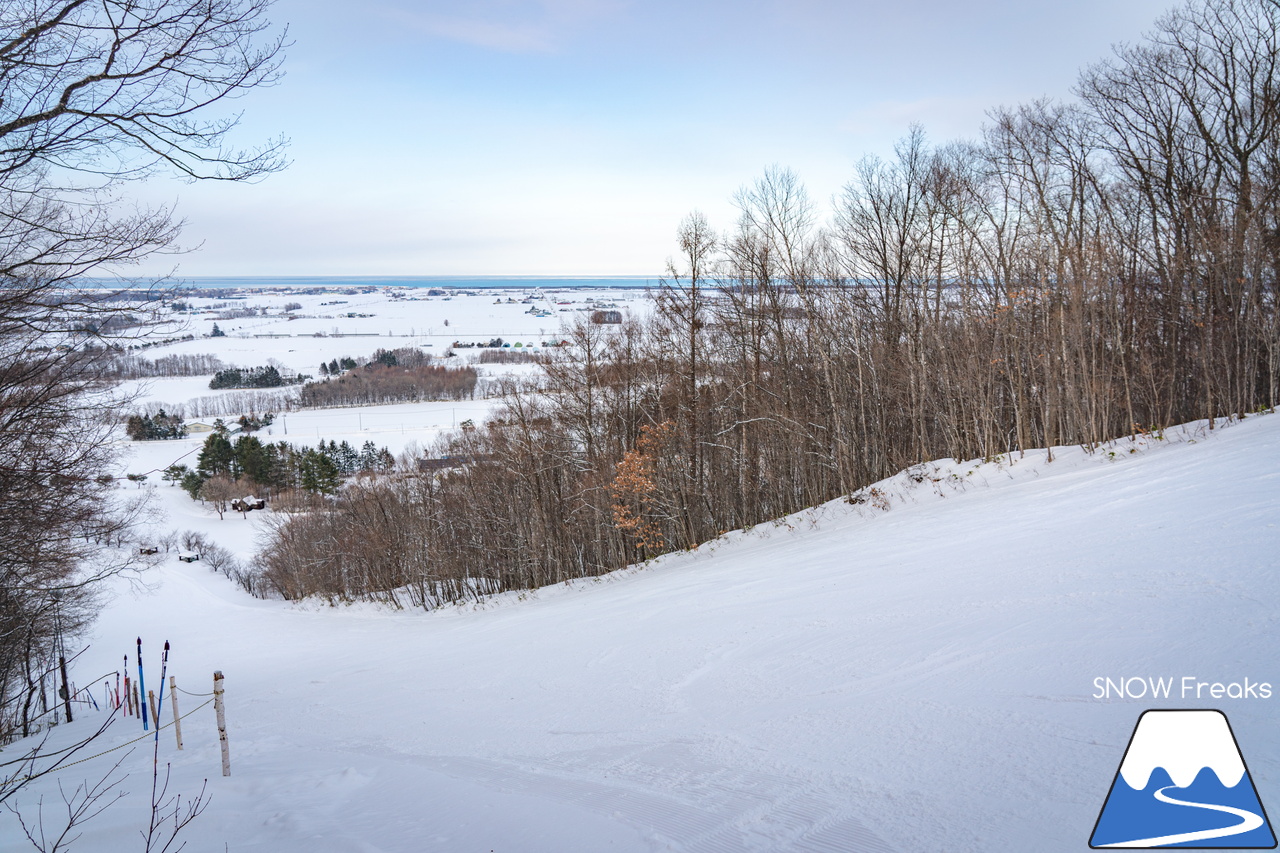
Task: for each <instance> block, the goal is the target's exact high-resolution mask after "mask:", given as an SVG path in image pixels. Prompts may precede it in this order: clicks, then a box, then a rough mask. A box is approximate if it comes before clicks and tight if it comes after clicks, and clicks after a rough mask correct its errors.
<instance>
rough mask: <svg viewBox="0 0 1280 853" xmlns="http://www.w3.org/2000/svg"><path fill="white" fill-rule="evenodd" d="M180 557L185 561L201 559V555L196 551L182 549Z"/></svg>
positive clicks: (190, 561) (191, 561)
mask: <svg viewBox="0 0 1280 853" xmlns="http://www.w3.org/2000/svg"><path fill="white" fill-rule="evenodd" d="M178 559H179V560H180V561H182V562H184V563H194V562H195V561H196V560H198V559H200V555H199V554H197V553H195V552H194V551H182V552H180V553H179V554H178Z"/></svg>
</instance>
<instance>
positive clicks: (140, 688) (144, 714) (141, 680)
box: [138, 637, 147, 732]
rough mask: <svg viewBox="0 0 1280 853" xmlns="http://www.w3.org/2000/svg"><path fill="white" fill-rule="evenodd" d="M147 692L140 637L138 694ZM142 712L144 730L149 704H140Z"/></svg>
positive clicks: (141, 694) (144, 728) (143, 694)
mask: <svg viewBox="0 0 1280 853" xmlns="http://www.w3.org/2000/svg"><path fill="white" fill-rule="evenodd" d="M146 693H147V680H146V678H144V677H143V675H142V638H141V637H139V638H138V695H139V696H145V695H146ZM140 708H141V713H142V730H143V731H144V732H145V731H146V730H147V706H146V705H142V706H140Z"/></svg>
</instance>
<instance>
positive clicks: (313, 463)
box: [164, 421, 395, 513]
mask: <svg viewBox="0 0 1280 853" xmlns="http://www.w3.org/2000/svg"><path fill="white" fill-rule="evenodd" d="M394 465H395V458H394V457H393V456H392V455H391V452H390V451H389V450H387V448H385V447H378V446H377V445H375V444H374V443H373V442H372V441H366V442H365V443H364V445H363V446H362V447H361V448H360V450H356V449H355V448H354V447H352V446H351V444H350V443H349V442H347V441H345V440H344V441H342V442H337V441H329V442H328V443H326V442H324V441H321V442H320V444H319V446H318V447H315V448H311V447H305V446H302V447H296V446H294V445H292V444H290V443H289V442H286V441H279V442H275V443H271V442H264V441H262V440H261V439H259V438H258V437H257V436H254V435H241V436H238V437H236V438H235V439H234V440H232V437H231V435H230V432H229V431H228V430H227V428H226V426H225V425H223V424H222V422H221V421H218V422H217V423H216V424H215V429H214V431H213V432H212V433H210V434H209V437H208V438H206V439H205V442H204V446H203V447H201V449H200V455H199V456H198V457H197V460H196V467H195V469H194V470H192V469H190V468H188V467H187V466H185V465H173V466H171V467H170V468H168V469H167V470H166V471H165V473H164V478H165V479H166V480H168V481H170V482H174V483H176V484H178V485H180V486H181V487H182V488H183V490H185V491H186V492H187V493H188V494H190V495H191V497H192V499H193V500H204V501H209V502H211V503H212V504H213V505H214V508H215V509H217V510H218V511H219V513H221V512H224V511H225V509H226V505H227V504H228V503H229V502H230V501H232V500H235V499H237V498H241V497H245V496H246V495H254V496H257V497H264V498H265V497H272V496H278V495H282V494H284V495H286V496H287V495H288V493H289V492H292V491H301V492H304V493H306V494H308V495H332V494H334V493H335V492H337V491H338V488H339V487H340V486H341V485H342V482H343V480H344V479H345V478H347V477H351V476H353V475H355V474H360V473H382V472H386V471H389V470H391V468H392V467H393V466H394ZM285 503H286V505H287V506H292V504H291V503H290V502H289V500H288V498H287V497H286V501H285Z"/></svg>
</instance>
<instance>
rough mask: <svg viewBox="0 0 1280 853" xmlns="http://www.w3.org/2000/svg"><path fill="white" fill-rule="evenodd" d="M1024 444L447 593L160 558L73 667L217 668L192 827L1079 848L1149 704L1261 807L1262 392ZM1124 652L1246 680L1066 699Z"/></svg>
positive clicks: (370, 835)
mask: <svg viewBox="0 0 1280 853" xmlns="http://www.w3.org/2000/svg"><path fill="white" fill-rule="evenodd" d="M1131 450H1132V451H1134V452H1132V453H1131V452H1130V451H1131ZM1056 455H1057V458H1056V459H1055V461H1053V462H1051V463H1047V462H1046V461H1045V455H1044V453H1043V452H1041V453H1028V454H1027V455H1026V456H1025V458H1021V459H1014V460H1009V459H1004V460H999V461H996V462H991V463H986V464H977V463H950V462H947V463H938V464H937V465H930V466H923V467H921V468H919V469H916V471H915V472H914V477H913V476H912V475H911V474H903V475H899V476H898V477H896V478H893V479H892V480H890V481H886V482H885V483H882V484H880V487H879V494H876V495H871V494H868V496H867V497H868V499H867V501H866V502H864V503H862V504H860V505H850V504H848V503H845V502H840V501H838V502H834V503H832V504H829V505H827V506H824V507H820V508H818V509H816V510H813V511H810V512H807V513H801V514H799V515H797V516H794V517H791V518H789V519H786V520H785V523H775V524H767V525H762V526H760V527H757V528H756V529H754V530H750V531H746V532H736V533H733V534H729V535H728V536H726V537H724V538H722V539H721V540H719V541H717V542H715V543H711V544H709V545H706V546H704V547H702V548H701V549H699V550H698V551H697V552H695V553H689V554H679V555H672V556H669V557H667V558H664V559H661V560H658V561H655V562H653V563H651V564H649V565H647V566H644V567H640V568H634V569H630V570H627V571H624V572H620V573H617V574H616V575H614V576H611V577H608V578H603V579H600V580H597V581H585V582H582V583H579V584H577V585H575V586H572V587H557V588H552V589H546V590H541V591H538V592H536V593H530V594H527V595H524V596H514V595H511V596H506V597H503V598H501V599H500V600H497V601H493V602H490V603H488V604H487V605H486V606H484V607H482V608H475V609H467V610H449V611H445V612H437V613H429V614H428V613H421V612H398V613H396V612H387V611H377V610H373V609H370V608H363V607H353V608H343V607H339V608H329V607H325V606H320V605H315V604H312V605H310V606H305V607H299V606H294V605H289V604H285V603H281V602H264V601H257V600H254V599H251V598H249V597H248V596H246V595H244V594H242V593H241V592H240V591H239V590H238V589H236V588H234V587H232V585H231V584H230V583H228V582H227V581H226V580H224V579H222V578H221V577H219V576H214V575H212V574H210V573H209V571H208V569H207V568H205V567H202V566H201V565H200V564H199V563H196V564H194V565H190V566H188V565H183V564H179V563H177V562H176V561H172V560H170V561H168V562H165V563H164V564H163V565H162V567H161V568H159V569H157V570H155V571H154V572H152V573H150V574H148V576H147V578H146V580H147V583H148V584H150V585H151V588H150V589H148V590H142V589H136V588H135V589H130V588H127V587H125V586H123V585H121V586H119V587H118V588H117V590H116V596H115V599H114V600H113V601H112V602H111V603H110V605H109V606H108V607H107V608H106V610H105V612H104V613H103V615H102V618H101V621H100V622H99V623H98V626H97V628H96V630H95V634H96V636H95V638H94V641H93V646H92V648H91V649H90V650H89V651H88V652H87V653H86V654H85V655H84V656H83V657H82V658H81V660H80V661H78V662H77V672H78V673H79V675H78V676H77V677H78V680H79V681H81V682H84V681H87V680H89V679H90V678H92V675H91V674H90V672H89V671H90V670H92V671H93V672H94V673H96V672H99V671H112V672H114V671H115V669H117V668H118V667H119V665H120V662H121V656H122V655H123V654H124V653H125V652H127V651H130V650H131V649H132V647H133V641H134V639H135V637H136V636H138V635H141V636H142V637H143V638H144V641H145V642H146V643H147V644H148V646H147V649H148V650H149V654H150V655H151V656H152V657H151V659H153V660H155V661H157V662H158V656H157V655H158V650H159V647H160V645H161V644H162V642H163V641H164V640H166V639H167V640H169V641H170V642H171V643H172V644H173V653H172V656H171V659H170V667H169V668H170V672H171V673H174V674H176V675H177V678H178V682H179V686H181V687H184V688H186V689H187V690H191V691H194V692H208V691H209V690H210V689H211V674H212V672H213V670H214V669H220V670H222V671H223V672H224V673H225V674H226V688H227V718H228V725H229V730H230V746H231V757H232V775H231V777H230V778H222V777H221V776H220V773H219V759H218V745H217V737H216V731H215V727H214V721H213V715H212V709H211V708H205V709H203V710H201V711H200V712H199V713H197V714H194V715H192V716H191V717H190V718H188V719H187V720H185V721H184V724H183V726H184V728H183V731H184V737H185V740H186V749H185V750H184V751H183V752H181V753H178V752H175V751H174V749H173V746H172V745H171V743H172V738H171V733H170V732H169V731H167V730H166V731H165V732H164V733H163V734H162V740H161V762H162V767H163V763H164V762H166V761H167V762H172V765H173V775H174V778H173V783H172V785H173V788H175V789H177V790H181V791H183V792H184V793H186V794H191V793H195V792H197V791H198V790H199V788H200V782H201V780H202V779H203V778H205V777H208V778H209V791H210V792H211V794H212V804H211V805H210V807H209V809H208V811H207V812H206V813H205V814H204V815H203V816H202V817H201V818H199V819H198V821H197V822H196V823H195V824H193V825H192V827H191V829H190V830H189V831H188V834H187V837H188V839H189V841H190V843H189V846H188V848H187V849H188V850H189V851H191V852H192V853H203V851H222V850H224V849H229V850H232V851H271V853H338V851H362V852H363V853H373V851H388V852H389V851H424V850H439V851H510V852H511V853H534V851H547V853H568V852H569V851H588V852H589V851H604V850H611V851H656V850H670V851H688V853H694V852H695V851H697V853H715V851H725V853H729V852H730V851H779V853H781V851H886V850H892V851H944V850H945V851H1059V850H1063V851H1070V850H1086V849H1087V843H1088V838H1089V835H1090V832H1091V831H1092V829H1093V824H1094V820H1095V818H1096V817H1097V815H1098V811H1099V808H1100V807H1101V805H1102V802H1103V800H1104V798H1105V797H1106V794H1107V791H1108V788H1109V786H1110V784H1111V782H1112V779H1113V777H1114V775H1115V773H1116V770H1117V768H1118V766H1119V763H1120V760H1121V758H1122V756H1123V754H1124V748H1125V745H1126V742H1127V739H1128V737H1129V734H1130V732H1131V731H1132V728H1133V725H1134V723H1135V721H1136V720H1137V718H1138V715H1139V714H1140V713H1141V712H1142V711H1143V710H1144V709H1146V708H1150V707H1162V708H1174V707H1187V708H1213V707H1216V708H1220V709H1222V710H1223V711H1224V712H1225V713H1226V714H1227V716H1228V717H1229V719H1230V721H1231V725H1232V728H1233V730H1234V732H1235V735H1236V737H1237V738H1238V740H1239V743H1240V746H1241V749H1242V750H1243V754H1244V757H1245V760H1246V762H1247V763H1248V765H1249V769H1250V772H1251V774H1252V777H1253V780H1254V782H1255V784H1256V785H1257V789H1258V793H1259V795H1260V797H1261V799H1262V802H1263V804H1264V805H1265V806H1267V807H1269V808H1270V810H1271V812H1272V814H1275V813H1277V812H1280V734H1278V733H1277V732H1278V730H1277V727H1276V725H1275V723H1276V720H1277V711H1280V667H1278V666H1277V655H1276V649H1277V643H1278V641H1280V625H1278V623H1277V617H1278V614H1280V610H1278V605H1277V602H1278V601H1280V596H1278V595H1277V593H1278V592H1280V590H1278V589H1277V586H1278V585H1280V584H1278V581H1277V571H1276V568H1277V565H1276V564H1277V561H1278V559H1280V556H1278V555H1280V417H1278V416H1273V415H1263V416H1256V417H1249V418H1247V419H1246V420H1244V421H1243V422H1239V423H1236V424H1232V425H1230V426H1227V427H1225V428H1222V427H1220V428H1219V429H1217V430H1214V431H1213V432H1212V433H1210V432H1209V431H1208V430H1207V429H1206V428H1205V425H1204V424H1197V425H1192V426H1190V427H1187V428H1184V429H1181V430H1174V431H1170V433H1169V434H1168V435H1167V436H1166V438H1165V440H1156V439H1154V438H1144V439H1140V440H1139V441H1137V442H1130V441H1129V440H1123V441H1119V442H1116V443H1115V444H1114V445H1112V446H1110V447H1108V448H1103V449H1101V450H1099V451H1097V452H1095V453H1093V454H1086V453H1084V452H1083V451H1081V450H1079V449H1073V448H1063V449H1060V450H1059V451H1057V454H1056ZM921 475H924V476H921ZM914 479H920V480H921V482H918V483H917V482H914ZM935 480H936V482H935ZM158 491H161V492H164V491H165V489H163V488H162V489H160V490H158ZM173 491H176V490H173ZM886 504H887V505H888V507H889V508H888V509H887V510H886V509H883V508H879V507H883V506H884V505H886ZM877 505H879V507H878V506H877ZM226 523H227V524H230V523H231V521H230V517H229V520H228V521H227V522H226ZM1134 676H1140V677H1148V676H1151V677H1166V678H1174V679H1182V678H1183V677H1187V676H1190V677H1193V679H1195V680H1197V681H1203V682H1210V683H1211V682H1223V683H1231V682H1242V681H1243V680H1244V679H1246V678H1248V679H1249V680H1250V681H1251V682H1258V681H1261V682H1269V683H1270V684H1271V685H1272V686H1273V691H1272V698H1270V699H1261V698H1247V699H1244V698H1242V699H1230V698H1225V697H1224V698H1220V699H1211V698H1209V695H1208V693H1204V694H1203V695H1202V698H1201V699H1200V700H1198V701H1197V700H1196V699H1195V698H1194V696H1192V697H1190V698H1186V699H1183V698H1180V697H1179V696H1178V695H1177V694H1176V690H1175V695H1174V696H1173V697H1172V698H1169V699H1159V700H1152V699H1151V698H1150V697H1147V698H1143V699H1136V700H1120V699H1114V698H1113V699H1112V700H1111V701H1104V700H1101V699H1096V698H1094V693H1095V684H1094V679H1095V678H1101V677H1110V678H1112V679H1113V680H1114V679H1118V678H1122V677H1124V678H1128V677H1134ZM1180 683H1181V682H1180V681H1179V684H1180ZM150 684H151V681H150V679H148V685H150ZM1135 686H1136V685H1135ZM100 692H101V691H100V690H99V693H100ZM181 699H182V702H183V704H184V709H186V708H191V707H194V706H195V705H196V704H197V702H198V701H203V700H196V699H193V698H190V697H187V696H182V697H181ZM89 716H90V717H91V716H92V715H89ZM164 716H165V719H166V720H167V719H168V717H169V713H168V710H167V709H166V711H165V714H164ZM135 728H137V726H136V723H135V722H134V721H132V720H129V721H125V722H122V723H120V724H118V725H116V726H115V727H113V728H112V729H111V730H110V731H109V733H108V734H107V736H106V737H105V739H104V745H111V744H114V743H119V742H123V741H125V740H127V739H129V738H131V737H133V736H135ZM76 731H84V729H83V728H81V724H80V723H77V724H76V725H75V726H70V727H68V726H62V727H59V729H57V730H56V731H55V737H54V739H53V741H51V742H52V743H61V742H64V741H65V739H66V738H68V737H69V736H70V735H71V734H73V733H75V732H76ZM148 743H149V742H148ZM145 745H147V744H140V745H139V746H140V747H141V746H145ZM15 748H16V747H10V748H9V749H7V750H5V752H4V753H3V755H5V756H7V755H12V754H13V750H14V749H15ZM121 754H122V753H121V752H117V753H114V754H112V755H111V756H106V757H103V758H100V759H96V760H95V761H93V762H88V763H86V764H82V765H79V766H78V767H75V768H71V769H69V770H67V771H64V772H63V773H61V774H60V778H61V780H62V781H63V784H64V786H66V785H68V784H71V785H74V784H75V782H77V781H80V780H82V779H84V778H86V777H91V778H95V779H96V778H97V776H99V775H101V773H102V772H105V770H106V768H107V766H108V765H109V763H110V762H111V761H113V760H114V759H115V758H118V757H119V756H120V755H121ZM150 768H151V755H150V749H149V748H148V749H140V750H139V751H137V752H134V753H133V754H132V755H130V756H129V757H127V758H126V759H125V761H124V764H123V765H122V770H127V771H128V772H129V773H130V778H129V780H128V782H127V783H126V785H125V788H126V789H128V790H129V791H130V794H129V796H127V797H126V798H125V799H124V800H122V801H121V802H119V803H117V804H115V805H114V806H113V807H112V808H111V809H110V810H108V811H107V812H106V813H105V814H104V815H102V816H101V817H99V818H97V819H96V820H94V821H93V822H91V823H90V824H87V825H86V826H85V829H84V836H83V838H82V839H81V840H80V841H79V842H78V846H77V847H75V848H73V849H78V850H83V851H102V853H113V851H126V850H135V849H140V847H139V841H138V835H137V831H136V830H137V828H138V826H139V825H140V824H141V823H142V822H144V821H145V819H146V803H147V793H148V789H149V785H150ZM41 793H43V794H44V796H45V798H46V807H47V805H48V802H49V800H50V798H51V797H52V798H54V801H55V802H56V797H57V791H56V787H55V784H54V782H53V781H52V780H44V781H42V782H41V783H40V784H39V785H37V786H34V790H31V791H28V792H27V793H26V794H24V796H23V798H22V801H21V803H20V806H21V807H22V808H23V809H24V810H30V809H33V808H34V798H35V796H36V795H37V794H41ZM19 840H21V839H20V838H19V836H18V829H17V826H16V821H15V820H14V819H13V818H12V816H11V815H2V816H0V849H3V850H5V851H8V850H18V849H21V845H20V844H19V843H18V842H19ZM224 845H226V846H225V847H224Z"/></svg>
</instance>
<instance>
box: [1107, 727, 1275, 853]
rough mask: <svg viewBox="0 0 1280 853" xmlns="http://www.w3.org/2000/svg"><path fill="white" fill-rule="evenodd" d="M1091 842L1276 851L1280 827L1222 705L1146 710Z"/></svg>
mask: <svg viewBox="0 0 1280 853" xmlns="http://www.w3.org/2000/svg"><path fill="white" fill-rule="evenodd" d="M1089 846H1090V847H1091V848H1094V849H1099V848H1105V849H1111V848H1119V847H1124V848H1129V849H1141V850H1150V849H1154V848H1163V847H1184V848H1222V847H1226V848H1230V849H1233V850H1270V849H1273V848H1274V847H1275V846H1276V836H1275V833H1274V832H1272V831H1271V823H1270V821H1268V820H1267V813H1266V811H1265V810H1264V809H1263V808H1262V801H1261V800H1260V799H1258V791H1257V789H1255V788H1254V787H1253V779H1252V778H1251V777H1250V776H1249V769H1248V768H1247V767H1245V763H1244V756H1243V755H1241V753H1240V746H1239V744H1237V743H1236V738H1235V735H1234V734H1233V733H1232V732H1231V724H1230V723H1228V722H1227V717H1226V715H1225V714H1223V713H1222V712H1221V711H1183V710H1178V711H1144V712H1143V714H1142V716H1141V717H1139V718H1138V724H1137V725H1136V726H1135V727H1134V729H1133V736H1132V737H1131V738H1129V747H1128V748H1127V749H1126V750H1125V753H1124V758H1123V760H1121V762H1120V769H1119V770H1118V771H1116V778H1115V779H1114V780H1113V781H1112V783H1111V791H1110V792H1109V793H1108V794H1107V799H1106V802H1105V803H1103V805H1102V811H1101V812H1100V813H1099V814H1098V822H1097V823H1096V824H1095V825H1094V827H1093V836H1092V837H1091V838H1090V839H1089Z"/></svg>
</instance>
